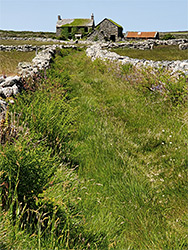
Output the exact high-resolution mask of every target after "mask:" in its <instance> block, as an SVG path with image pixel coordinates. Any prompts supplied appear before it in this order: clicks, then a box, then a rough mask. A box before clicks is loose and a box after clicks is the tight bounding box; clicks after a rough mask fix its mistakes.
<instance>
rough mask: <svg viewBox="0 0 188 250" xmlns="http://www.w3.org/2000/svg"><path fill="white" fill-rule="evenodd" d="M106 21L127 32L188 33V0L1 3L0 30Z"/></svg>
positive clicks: (45, 28) (18, 0)
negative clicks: (59, 20)
mask: <svg viewBox="0 0 188 250" xmlns="http://www.w3.org/2000/svg"><path fill="white" fill-rule="evenodd" d="M91 13H94V16H95V23H96V24H97V23H99V22H100V21H101V20H102V19H104V18H105V17H107V18H110V19H113V20H114V21H115V22H117V23H119V24H121V25H122V26H123V28H124V32H126V31H178V30H182V31H183V30H188V0H82V1H79V0H54V1H53V0H0V29H3V30H31V31H54V32H55V25H56V21H57V15H58V14H60V15H61V16H62V18H90V16H91Z"/></svg>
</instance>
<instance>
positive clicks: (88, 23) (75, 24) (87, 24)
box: [56, 18, 93, 27]
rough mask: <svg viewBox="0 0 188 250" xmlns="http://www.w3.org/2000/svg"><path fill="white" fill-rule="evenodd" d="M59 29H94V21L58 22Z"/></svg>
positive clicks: (71, 20)
mask: <svg viewBox="0 0 188 250" xmlns="http://www.w3.org/2000/svg"><path fill="white" fill-rule="evenodd" d="M56 26H57V27H92V26H93V20H92V19H82V18H77V19H62V20H58V22H57V25H56Z"/></svg>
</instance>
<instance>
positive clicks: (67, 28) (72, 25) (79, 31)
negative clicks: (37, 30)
mask: <svg viewBox="0 0 188 250" xmlns="http://www.w3.org/2000/svg"><path fill="white" fill-rule="evenodd" d="M94 27H95V21H94V15H93V14H92V15H91V18H90V19H83V18H77V19H61V16H60V15H59V16H58V21H57V24H56V36H57V37H60V36H61V37H64V38H65V39H74V38H76V39H80V38H82V37H83V36H84V35H87V34H88V33H90V32H92V30H94Z"/></svg>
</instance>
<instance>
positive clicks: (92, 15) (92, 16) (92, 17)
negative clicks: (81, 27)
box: [91, 13, 94, 21]
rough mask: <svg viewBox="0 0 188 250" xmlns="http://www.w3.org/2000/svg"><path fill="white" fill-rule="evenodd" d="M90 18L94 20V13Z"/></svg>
mask: <svg viewBox="0 0 188 250" xmlns="http://www.w3.org/2000/svg"><path fill="white" fill-rule="evenodd" d="M91 20H93V21H94V14H93V13H92V14H91Z"/></svg>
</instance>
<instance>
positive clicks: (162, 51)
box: [112, 45, 188, 61]
mask: <svg viewBox="0 0 188 250" xmlns="http://www.w3.org/2000/svg"><path fill="white" fill-rule="evenodd" d="M112 51H114V52H116V53H117V54H119V55H122V56H129V57H132V58H138V59H146V60H153V61H162V60H167V61H173V60H187V59H188V55H187V52H186V51H184V50H180V49H179V48H178V46H176V45H171V46H169V45H160V46H155V47H154V49H153V50H138V49H128V48H119V49H114V50H112Z"/></svg>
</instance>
